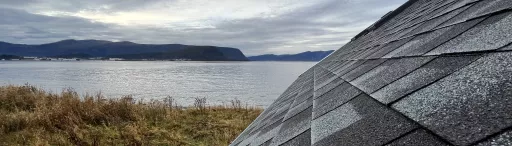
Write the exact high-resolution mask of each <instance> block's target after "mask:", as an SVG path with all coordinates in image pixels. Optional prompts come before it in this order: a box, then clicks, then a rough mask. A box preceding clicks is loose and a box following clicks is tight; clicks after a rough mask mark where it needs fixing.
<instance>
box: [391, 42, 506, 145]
mask: <svg viewBox="0 0 512 146" xmlns="http://www.w3.org/2000/svg"><path fill="white" fill-rule="evenodd" d="M511 69H512V53H509V52H506V53H496V54H489V55H487V56H485V57H483V58H481V59H479V60H477V61H475V62H474V63H472V64H470V65H468V66H467V67H465V68H463V69H461V70H459V71H457V72H455V73H453V74H452V75H450V76H448V77H446V78H444V79H442V80H440V81H438V82H435V83H434V84H432V85H430V86H428V87H425V88H423V89H421V90H419V91H417V92H415V93H413V94H411V95H409V96H407V97H405V98H404V99H402V100H400V101H398V102H397V103H395V104H394V105H393V108H395V109H397V110H398V111H400V112H402V113H403V114H405V115H406V116H407V117H409V118H412V119H413V120H415V121H417V122H418V123H420V124H422V125H424V126H425V127H427V128H428V129H430V130H432V131H433V132H434V133H436V134H438V135H440V136H442V137H445V138H446V139H448V140H450V141H451V142H453V143H454V144H457V145H467V144H471V143H473V142H475V141H478V140H481V139H482V138H485V136H487V135H491V134H493V133H496V132H499V131H501V130H502V129H504V128H507V127H509V126H512V120H511V119H512V114H510V113H512V98H510V97H512V90H510V89H512V70H511ZM433 97H435V98H433Z"/></svg>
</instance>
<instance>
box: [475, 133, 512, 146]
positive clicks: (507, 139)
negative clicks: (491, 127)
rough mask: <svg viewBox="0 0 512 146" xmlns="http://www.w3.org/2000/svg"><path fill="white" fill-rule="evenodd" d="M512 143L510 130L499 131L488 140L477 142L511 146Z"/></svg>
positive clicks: (486, 144) (481, 144)
mask: <svg viewBox="0 0 512 146" xmlns="http://www.w3.org/2000/svg"><path fill="white" fill-rule="evenodd" d="M511 145H512V131H511V130H509V131H507V132H504V133H501V134H499V135H497V136H494V137H492V138H491V139H489V140H486V141H484V142H481V143H479V144H477V146H511Z"/></svg>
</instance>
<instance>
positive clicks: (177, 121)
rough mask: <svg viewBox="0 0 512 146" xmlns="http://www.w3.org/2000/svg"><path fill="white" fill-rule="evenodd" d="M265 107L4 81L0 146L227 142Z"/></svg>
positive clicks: (0, 98) (1, 90)
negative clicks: (113, 95)
mask: <svg viewBox="0 0 512 146" xmlns="http://www.w3.org/2000/svg"><path fill="white" fill-rule="evenodd" d="M261 112H262V109H260V108H251V107H248V106H243V105H242V104H241V102H240V101H239V100H233V101H232V102H231V105H224V106H207V104H206V99H205V98H198V99H196V101H195V103H194V106H193V107H188V108H183V107H180V106H179V105H177V104H176V102H175V100H174V99H172V98H170V97H169V98H166V99H165V100H163V101H150V102H140V101H135V100H133V98H132V97H131V96H126V97H124V98H121V99H110V98H105V97H104V96H103V95H101V94H97V95H86V96H85V97H81V96H79V95H78V94H77V92H75V91H73V90H71V89H67V90H64V91H62V92H61V93H59V94H53V93H48V92H45V91H43V90H41V89H39V88H36V87H33V86H30V85H25V86H3V87H0V145H84V146H85V145H228V144H229V142H230V141H232V140H233V139H234V138H236V136H237V135H238V134H239V133H240V132H242V131H243V130H244V129H245V127H246V126H247V125H249V124H250V122H252V120H254V119H255V118H256V117H257V116H258V115H259V114H260V113H261Z"/></svg>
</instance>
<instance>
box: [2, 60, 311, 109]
mask: <svg viewBox="0 0 512 146" xmlns="http://www.w3.org/2000/svg"><path fill="white" fill-rule="evenodd" d="M314 64H315V62H171V61H140V62H136V61H133V62H132V61H70V62H57V61H52V62H45V61H0V85H9V84H13V85H23V84H25V83H29V84H31V85H35V86H37V87H41V88H42V89H45V90H47V91H51V92H54V93H56V92H61V91H62V90H63V89H64V88H73V89H74V90H75V91H77V92H78V93H79V94H81V95H85V94H86V93H90V94H96V93H98V92H99V91H101V93H102V94H104V95H106V96H108V97H113V98H119V97H122V96H124V95H133V97H134V98H136V99H143V100H145V101H148V100H150V99H157V100H161V99H163V98H165V97H167V96H171V97H173V98H175V99H176V100H177V101H178V102H179V103H180V104H181V105H190V104H193V99H194V98H196V97H206V98H207V101H208V103H209V104H224V103H228V102H229V101H230V100H232V99H239V100H240V101H242V102H244V103H248V104H249V105H253V106H262V107H266V106H268V105H270V104H271V103H272V102H273V101H274V100H275V99H277V97H278V96H279V95H280V94H281V93H282V92H284V90H286V88H288V86H289V85H290V84H291V83H292V82H293V81H294V80H295V79H296V78H297V77H298V76H299V75H300V74H302V73H303V72H304V71H306V70H307V69H309V68H310V67H312V66H313V65H314Z"/></svg>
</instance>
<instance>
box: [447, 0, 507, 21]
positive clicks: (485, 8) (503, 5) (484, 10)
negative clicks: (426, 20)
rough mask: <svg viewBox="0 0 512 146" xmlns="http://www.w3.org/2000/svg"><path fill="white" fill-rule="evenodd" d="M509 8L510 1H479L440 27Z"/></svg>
mask: <svg viewBox="0 0 512 146" xmlns="http://www.w3.org/2000/svg"><path fill="white" fill-rule="evenodd" d="M511 6H512V1H510V0H481V1H479V2H478V3H476V4H474V5H473V6H471V7H470V8H469V9H467V10H465V11H464V12H462V13H461V14H459V15H457V16H456V17H454V18H452V19H450V20H448V21H446V22H445V23H443V24H441V25H440V27H443V26H448V25H452V24H456V23H461V22H464V21H467V20H469V19H473V18H476V17H478V16H482V15H485V14H489V13H492V12H497V11H500V10H503V9H507V8H510V7H511Z"/></svg>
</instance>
